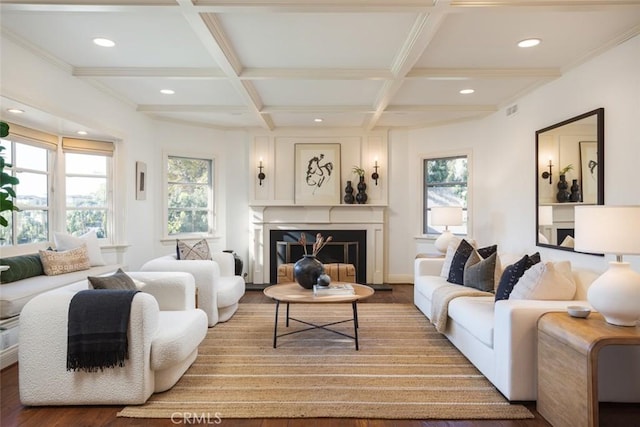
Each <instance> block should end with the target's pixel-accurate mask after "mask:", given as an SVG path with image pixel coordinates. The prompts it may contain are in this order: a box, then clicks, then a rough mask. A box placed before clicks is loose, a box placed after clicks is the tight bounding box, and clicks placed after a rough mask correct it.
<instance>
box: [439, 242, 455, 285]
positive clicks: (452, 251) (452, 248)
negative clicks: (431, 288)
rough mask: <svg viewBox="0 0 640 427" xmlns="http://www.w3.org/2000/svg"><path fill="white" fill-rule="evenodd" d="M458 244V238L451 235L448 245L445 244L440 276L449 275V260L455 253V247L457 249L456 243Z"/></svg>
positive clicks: (445, 276)
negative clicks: (445, 249) (445, 248)
mask: <svg viewBox="0 0 640 427" xmlns="http://www.w3.org/2000/svg"><path fill="white" fill-rule="evenodd" d="M459 244H460V238H458V237H456V236H453V237H452V238H451V241H450V242H449V246H447V252H446V253H445V255H444V262H443V263H442V270H441V271H440V276H441V277H444V278H445V279H446V278H447V277H449V270H451V261H452V260H453V255H455V253H456V249H458V245H459Z"/></svg>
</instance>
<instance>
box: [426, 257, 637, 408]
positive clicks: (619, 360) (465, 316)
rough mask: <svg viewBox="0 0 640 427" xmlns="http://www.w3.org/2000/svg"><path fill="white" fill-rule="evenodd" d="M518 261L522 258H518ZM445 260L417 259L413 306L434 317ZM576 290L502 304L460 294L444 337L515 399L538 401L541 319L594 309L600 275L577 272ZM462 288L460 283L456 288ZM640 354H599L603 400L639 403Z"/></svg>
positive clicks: (605, 351) (611, 350) (625, 351)
mask: <svg viewBox="0 0 640 427" xmlns="http://www.w3.org/2000/svg"><path fill="white" fill-rule="evenodd" d="M516 259H517V258H516ZM443 263H444V259H443V258H417V259H416V260H415V265H414V269H415V271H414V275H415V277H414V304H415V305H416V307H417V308H418V309H419V310H420V311H421V312H422V313H424V314H425V316H427V318H430V316H431V305H432V296H433V293H434V291H435V290H436V289H437V288H439V287H441V286H444V285H446V284H449V285H451V284H450V283H448V282H447V281H446V279H445V278H444V277H441V276H440V273H441V270H442V265H443ZM573 277H574V279H575V282H576V286H577V290H576V294H575V296H574V299H573V300H570V301H541V300H513V299H511V300H509V299H507V300H501V301H497V302H494V297H493V296H460V297H457V298H454V299H452V300H451V301H450V303H449V305H448V317H447V323H446V329H445V330H444V335H445V336H446V337H447V338H448V339H449V341H451V343H453V344H454V345H455V346H456V347H457V348H458V349H459V350H460V351H461V352H462V353H463V354H464V355H465V356H466V357H467V358H468V359H469V360H470V361H471V362H472V363H473V364H474V365H475V366H476V367H477V368H478V370H479V371H480V372H482V374H483V375H484V376H485V377H487V379H489V381H491V382H492V383H493V384H494V385H495V386H496V388H497V389H498V390H500V392H501V393H502V394H503V395H504V396H505V397H506V398H507V399H509V400H512V401H532V400H536V397H537V321H538V319H539V318H540V316H541V315H542V314H544V313H547V312H554V311H566V307H567V306H569V305H587V306H588V305H589V304H588V302H587V301H586V294H587V288H588V286H589V285H590V284H591V283H592V282H593V280H594V279H595V278H596V277H597V273H595V272H592V271H587V270H580V269H574V270H573ZM454 286H461V285H454ZM639 355H640V352H638V351H637V349H624V348H623V349H620V348H618V349H616V348H615V346H611V347H605V348H604V349H603V350H602V352H601V356H600V360H601V364H600V365H601V366H600V374H599V377H600V380H599V381H600V386H601V387H600V393H599V397H600V400H601V401H623V402H624V401H630V402H637V401H640V381H635V382H634V381H629V378H630V377H629V375H631V378H634V377H635V378H636V379H638V378H640V356H639Z"/></svg>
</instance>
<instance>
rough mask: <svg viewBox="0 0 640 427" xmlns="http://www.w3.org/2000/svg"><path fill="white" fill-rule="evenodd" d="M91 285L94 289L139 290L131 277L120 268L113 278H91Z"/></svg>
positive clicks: (89, 278)
mask: <svg viewBox="0 0 640 427" xmlns="http://www.w3.org/2000/svg"><path fill="white" fill-rule="evenodd" d="M87 279H88V280H89V285H90V286H91V287H92V288H93V289H122V290H126V291H135V290H137V289H138V287H137V286H136V284H135V282H134V281H133V279H131V277H129V276H127V274H126V273H125V272H124V271H122V269H121V268H119V269H118V270H117V271H116V272H115V273H113V274H112V275H111V276H89V277H87Z"/></svg>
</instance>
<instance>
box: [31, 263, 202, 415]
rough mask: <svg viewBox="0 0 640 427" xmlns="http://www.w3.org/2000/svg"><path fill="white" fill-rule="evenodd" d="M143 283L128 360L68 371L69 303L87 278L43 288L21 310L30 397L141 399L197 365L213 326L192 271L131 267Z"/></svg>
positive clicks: (93, 401) (34, 401) (95, 401)
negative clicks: (199, 305) (198, 304)
mask: <svg viewBox="0 0 640 427" xmlns="http://www.w3.org/2000/svg"><path fill="white" fill-rule="evenodd" d="M127 274H128V275H129V276H130V277H132V278H133V279H134V280H138V281H140V282H143V283H144V286H142V288H141V291H142V292H138V293H137V294H136V295H135V296H134V298H133V301H132V304H131V314H130V318H129V328H128V334H127V336H128V346H129V347H128V348H129V358H128V359H127V360H126V361H125V365H124V366H123V367H116V368H105V369H104V370H103V371H98V372H84V371H67V369H66V367H67V325H68V320H67V319H68V311H69V303H70V302H71V299H72V298H73V296H74V294H75V293H76V292H77V291H79V290H82V289H87V288H88V284H87V281H86V280H84V281H81V282H76V283H74V284H73V285H69V286H67V287H65V288H61V289H56V290H53V291H49V292H46V293H43V294H40V295H38V296H36V297H35V298H33V299H32V300H31V301H29V302H28V303H27V304H26V305H25V307H24V308H23V310H22V313H21V315H20V347H19V365H18V368H19V388H20V400H21V401H22V403H23V404H24V405H36V406H39V405H128V404H142V403H144V402H146V401H147V399H148V398H149V396H151V394H152V393H154V392H161V391H165V390H168V389H169V388H171V387H173V385H174V384H175V383H176V382H177V381H178V380H179V379H180V377H181V376H182V375H183V374H184V372H185V371H186V370H187V369H188V368H189V366H191V364H192V363H193V362H194V360H195V359H196V356H197V354H198V345H199V344H200V343H201V342H202V340H203V339H204V337H205V336H206V333H207V317H206V315H205V313H204V312H203V311H202V310H199V309H196V308H195V284H194V279H193V277H192V276H191V275H190V274H187V273H149V272H144V273H141V272H133V273H127Z"/></svg>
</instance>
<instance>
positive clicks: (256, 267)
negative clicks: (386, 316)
mask: <svg viewBox="0 0 640 427" xmlns="http://www.w3.org/2000/svg"><path fill="white" fill-rule="evenodd" d="M251 209H252V212H251V236H252V245H251V248H250V252H249V268H250V278H249V280H250V281H251V282H252V283H254V284H269V283H275V281H277V271H278V265H279V264H278V263H282V262H284V261H285V260H287V259H288V260H289V261H291V262H295V261H297V260H298V259H299V258H300V257H302V247H301V246H300V245H299V244H294V242H297V240H298V238H299V235H300V234H299V233H301V232H303V231H304V232H305V233H308V234H307V240H308V241H310V242H313V241H315V235H316V233H318V232H319V233H322V235H323V236H325V237H328V236H333V239H335V241H336V244H335V245H331V246H327V247H325V248H324V249H322V252H320V255H321V256H320V259H321V260H322V261H323V262H327V261H334V262H341V261H343V260H345V259H346V260H347V261H348V263H349V264H353V265H354V267H356V268H357V270H356V274H357V280H358V282H360V283H369V284H374V285H378V284H382V283H383V280H384V246H385V245H384V235H385V231H384V228H385V206H375V205H367V204H364V205H331V206H324V205H320V206H300V205H269V206H264V205H253V206H251ZM294 232H298V233H294ZM342 233H347V234H345V235H343V234H342ZM278 242H280V244H278ZM338 243H339V244H338ZM356 243H357V244H356ZM345 252H346V255H345ZM356 253H357V255H356ZM287 255H288V258H287ZM323 257H325V258H323ZM272 260H274V262H272Z"/></svg>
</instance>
